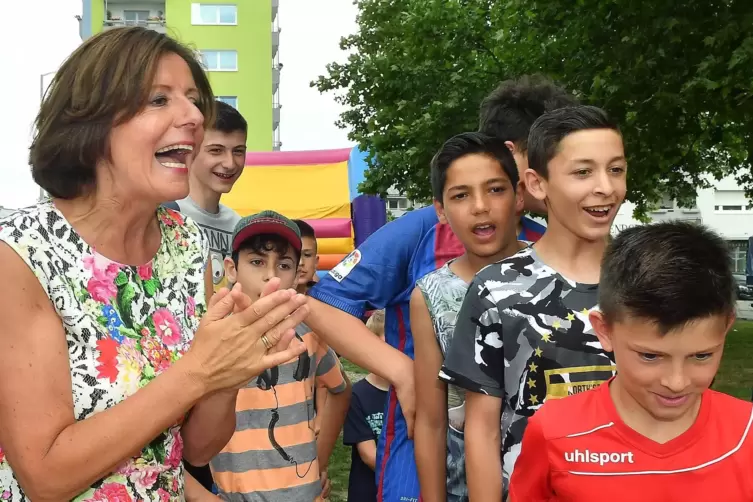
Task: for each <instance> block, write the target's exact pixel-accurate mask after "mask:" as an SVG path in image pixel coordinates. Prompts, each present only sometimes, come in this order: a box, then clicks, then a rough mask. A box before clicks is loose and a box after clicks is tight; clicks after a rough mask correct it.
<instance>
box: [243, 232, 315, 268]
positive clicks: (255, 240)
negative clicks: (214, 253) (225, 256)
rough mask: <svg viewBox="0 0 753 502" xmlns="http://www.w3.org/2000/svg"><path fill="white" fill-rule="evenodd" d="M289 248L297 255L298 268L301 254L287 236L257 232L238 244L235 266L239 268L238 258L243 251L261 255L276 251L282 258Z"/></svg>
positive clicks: (296, 264)
mask: <svg viewBox="0 0 753 502" xmlns="http://www.w3.org/2000/svg"><path fill="white" fill-rule="evenodd" d="M289 250H292V251H293V255H294V256H295V267H296V268H298V262H299V261H300V259H301V254H300V253H299V252H298V251H296V249H295V248H294V247H293V246H292V245H291V244H290V242H289V241H288V240H287V239H286V238H284V237H282V236H281V235H277V234H256V235H254V236H252V237H250V238H248V239H246V240H245V241H243V242H241V243H240V245H239V246H238V250H237V251H233V254H232V258H233V263H235V268H238V258H239V257H240V254H241V251H250V252H252V253H256V254H260V255H266V254H268V253H276V254H277V256H278V257H280V258H282V257H283V256H285V253H287V252H288V251H289Z"/></svg>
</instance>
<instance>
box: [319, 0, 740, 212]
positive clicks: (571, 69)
mask: <svg viewBox="0 0 753 502" xmlns="http://www.w3.org/2000/svg"><path fill="white" fill-rule="evenodd" d="M356 4H357V6H358V8H359V16H358V25H359V31H358V32H357V33H356V34H354V35H352V36H349V37H346V38H343V39H342V41H341V48H342V49H343V50H346V51H349V52H350V53H351V54H350V56H349V57H348V60H347V62H346V63H344V64H338V63H331V64H329V65H328V66H327V75H325V76H320V77H319V78H318V79H317V80H316V81H315V82H312V86H316V87H317V88H318V89H319V91H321V92H326V91H334V92H336V95H337V97H336V99H338V101H340V102H341V103H343V104H344V105H345V106H346V110H347V111H345V112H344V113H343V114H342V116H341V120H340V121H339V122H338V125H340V126H341V127H347V128H350V129H351V133H350V139H351V140H353V141H356V142H358V143H359V145H360V146H361V148H362V149H364V150H368V151H370V152H371V153H372V156H371V157H370V158H369V164H370V166H371V167H372V168H371V169H370V170H369V172H368V173H367V177H366V181H365V183H364V189H365V190H366V191H367V192H369V193H380V194H384V193H385V192H386V190H387V189H388V188H389V187H390V186H393V185H394V186H396V187H397V188H398V189H399V190H401V191H403V192H405V193H406V194H407V195H408V196H409V197H412V198H415V199H425V198H428V197H429V196H430V187H429V182H428V179H429V177H428V166H429V161H430V159H431V157H432V155H433V153H434V152H435V151H436V150H437V149H438V148H439V146H440V145H441V143H442V142H443V141H444V140H445V139H447V138H449V137H450V136H451V135H453V134H456V133H458V132H462V131H467V130H475V129H476V127H477V123H478V106H479V104H480V102H481V100H482V99H483V97H484V96H485V95H486V94H488V93H489V92H490V91H491V90H492V89H493V88H494V87H495V86H496V85H497V84H498V83H499V82H500V81H501V80H505V79H507V78H511V77H515V76H518V75H522V74H526V73H543V74H545V75H548V76H549V77H551V78H552V79H553V80H555V81H556V82H558V83H560V84H561V85H563V86H564V87H565V88H567V89H569V90H570V91H572V92H573V93H575V94H576V95H577V96H578V97H579V99H580V100H581V101H582V102H583V103H588V104H594V105H597V106H600V107H603V108H605V109H606V110H607V111H608V112H609V114H610V115H611V116H612V117H614V118H615V119H616V120H618V121H619V123H620V124H621V127H622V130H623V134H624V137H625V143H626V149H627V153H628V158H629V165H630V169H629V188H630V190H629V194H628V198H629V199H630V200H631V201H633V202H635V203H636V204H637V213H638V215H639V216H640V215H642V214H645V212H646V211H647V210H648V209H650V208H651V207H652V206H653V205H654V203H656V202H657V201H658V200H659V199H660V198H661V197H662V196H663V195H664V194H667V195H669V196H671V197H673V198H675V199H677V200H679V201H680V202H681V203H684V204H686V205H687V204H691V205H692V203H693V202H694V197H695V191H696V189H697V188H699V187H702V186H707V183H708V181H709V179H710V178H720V177H722V176H724V175H727V174H729V173H735V174H736V175H737V176H738V178H739V179H740V180H741V181H743V182H744V183H745V185H746V187H747V188H748V190H749V191H751V190H752V189H753V176H751V170H750V166H751V164H753V143H752V141H753V2H751V1H750V0H683V1H679V0H666V1H662V2H647V1H646V2H635V1H632V0H357V1H356ZM377 160H378V161H377Z"/></svg>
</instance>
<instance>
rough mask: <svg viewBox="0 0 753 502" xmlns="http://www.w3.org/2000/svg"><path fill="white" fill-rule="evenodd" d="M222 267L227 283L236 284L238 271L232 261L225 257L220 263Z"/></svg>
mask: <svg viewBox="0 0 753 502" xmlns="http://www.w3.org/2000/svg"><path fill="white" fill-rule="evenodd" d="M222 265H223V266H224V267H225V277H226V278H227V281H228V283H230V284H235V283H236V282H238V271H237V270H236V269H235V263H234V262H233V259H232V258H229V257H226V258H225V260H224V261H223V262H222Z"/></svg>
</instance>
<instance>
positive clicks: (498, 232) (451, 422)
mask: <svg viewBox="0 0 753 502" xmlns="http://www.w3.org/2000/svg"><path fill="white" fill-rule="evenodd" d="M518 186H519V184H518V170H517V167H516V165H515V161H514V160H513V157H512V155H511V154H510V150H509V149H508V147H507V146H506V145H505V143H504V142H503V141H502V140H499V139H497V138H492V137H491V136H486V135H485V134H480V133H463V134H458V135H457V136H454V137H452V138H450V139H449V140H448V141H447V142H446V143H445V144H444V145H442V148H441V149H440V150H439V152H437V154H436V155H435V156H434V159H433V160H432V162H431V188H432V193H433V196H434V208H435V209H436V211H437V214H438V215H439V220H440V221H441V222H442V223H447V224H448V225H450V227H451V228H452V231H453V233H454V234H455V235H456V236H457V237H458V239H459V240H460V242H462V243H463V248H464V249H465V252H464V253H463V254H462V255H461V256H460V257H459V258H457V259H453V260H451V261H449V262H447V263H446V264H445V265H444V266H443V267H441V268H439V269H437V270H435V271H434V272H430V273H428V274H427V275H425V276H423V277H422V278H421V279H419V280H418V282H417V283H416V289H415V290H413V295H412V297H411V300H410V317H411V320H410V324H411V331H412V332H413V338H414V344H415V347H416V350H415V354H414V355H415V362H414V375H415V379H416V426H415V434H414V440H415V450H416V464H417V467H418V476H419V481H420V483H421V498H422V499H423V500H427V501H429V500H431V501H432V502H468V487H467V484H466V480H465V478H466V475H465V448H464V446H463V442H464V429H465V392H464V391H463V389H461V388H459V387H457V386H454V385H449V386H448V385H447V384H446V383H444V382H442V381H440V380H439V379H438V378H437V375H439V370H440V368H441V367H442V361H443V360H444V357H445V354H446V353H447V350H448V349H449V346H450V343H451V342H452V337H453V332H454V330H455V320H456V318H457V315H458V311H459V310H460V305H461V304H462V302H463V298H465V295H466V292H467V291H468V285H469V284H470V283H471V281H472V280H473V277H474V276H475V275H476V273H478V271H479V270H481V269H482V268H484V267H485V266H487V265H489V264H492V263H494V262H496V261H498V260H501V259H503V258H507V257H508V256H512V255H514V254H515V253H517V252H518V251H519V250H521V249H522V248H524V247H525V246H526V244H525V243H523V242H520V241H518V240H517V239H516V235H517V232H516V231H515V226H516V224H517V221H516V214H518V213H519V212H520V210H521V209H522V207H523V198H522V196H521V193H520V191H518Z"/></svg>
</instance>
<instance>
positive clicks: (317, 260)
mask: <svg viewBox="0 0 753 502" xmlns="http://www.w3.org/2000/svg"><path fill="white" fill-rule="evenodd" d="M314 267H319V255H316V258H315V259H314Z"/></svg>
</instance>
